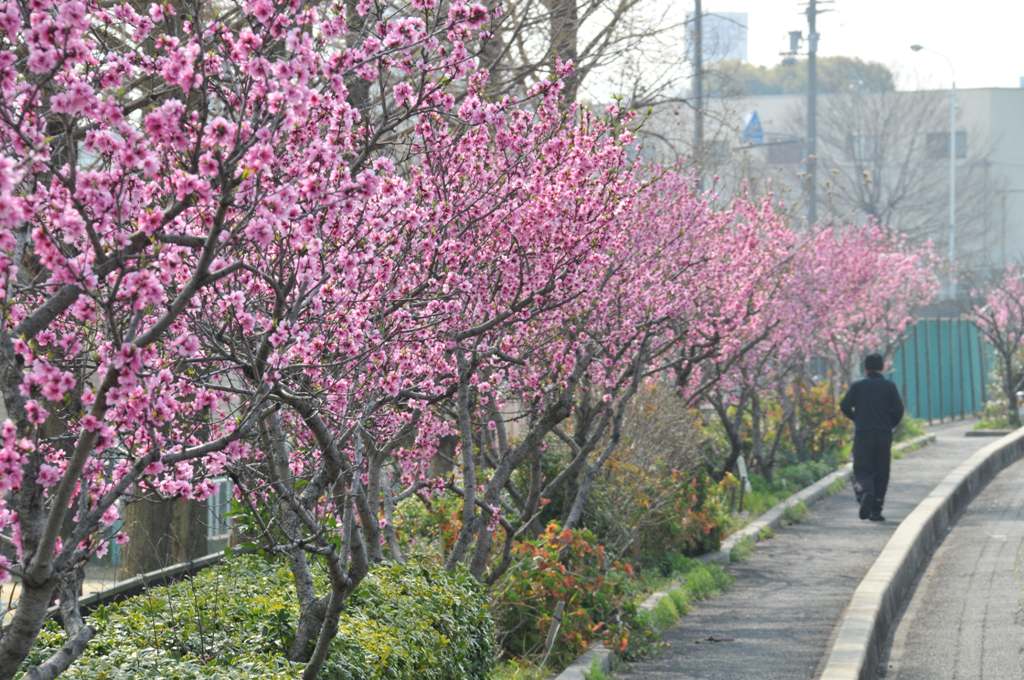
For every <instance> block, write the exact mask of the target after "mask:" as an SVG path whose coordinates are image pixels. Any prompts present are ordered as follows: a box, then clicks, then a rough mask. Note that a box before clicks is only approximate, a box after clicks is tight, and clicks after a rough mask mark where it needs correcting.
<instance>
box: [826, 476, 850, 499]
mask: <svg viewBox="0 0 1024 680" xmlns="http://www.w3.org/2000/svg"><path fill="white" fill-rule="evenodd" d="M845 488H846V479H845V478H839V479H837V480H835V481H834V482H832V483H831V484H829V485H828V489H826V490H825V493H826V494H827V495H829V496H835V495H836V494H837V493H839V492H840V491H842V490H843V489H845Z"/></svg>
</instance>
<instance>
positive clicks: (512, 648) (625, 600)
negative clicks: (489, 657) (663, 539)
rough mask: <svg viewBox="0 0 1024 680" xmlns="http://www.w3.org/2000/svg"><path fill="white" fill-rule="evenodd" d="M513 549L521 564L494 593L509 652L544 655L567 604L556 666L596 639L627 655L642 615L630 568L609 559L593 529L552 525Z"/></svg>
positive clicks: (503, 641) (496, 613)
mask: <svg viewBox="0 0 1024 680" xmlns="http://www.w3.org/2000/svg"><path fill="white" fill-rule="evenodd" d="M514 550H515V554H516V558H517V559H516V560H515V562H514V563H513V565H512V566H511V567H510V568H509V570H508V572H507V573H506V574H505V576H504V578H502V580H501V581H500V582H499V583H498V585H497V587H496V590H495V591H494V593H493V602H494V605H493V611H494V617H495V620H496V622H497V624H498V629H499V631H500V633H499V637H500V641H501V645H502V647H503V649H504V651H505V653H506V654H508V655H511V656H518V657H527V658H529V657H531V656H534V657H535V656H536V655H538V654H540V653H542V652H543V648H544V643H545V640H546V637H547V635H548V631H549V630H550V629H551V626H552V625H554V624H555V621H554V618H553V613H554V612H555V611H556V608H557V607H558V603H559V602H564V603H565V604H564V610H563V614H562V621H561V624H560V627H559V632H558V636H557V643H556V644H555V646H554V648H553V649H552V651H551V655H550V657H549V659H550V661H551V663H552V665H556V666H557V665H559V664H564V663H565V662H567V661H569V660H571V659H572V658H574V657H575V656H576V655H578V654H579V653H581V652H582V651H583V650H584V649H586V647H587V645H588V644H589V643H590V642H591V641H592V640H594V639H602V640H604V642H605V644H607V645H608V646H609V647H611V648H612V649H617V650H619V651H622V650H625V649H626V647H627V646H628V645H629V631H630V629H631V627H632V625H633V624H634V623H635V620H636V614H637V607H636V602H635V597H636V580H635V578H634V575H633V570H632V567H630V566H629V565H627V564H622V563H619V562H615V561H612V560H610V559H609V558H608V556H607V555H606V553H605V549H604V546H602V545H599V544H598V543H597V542H596V540H595V538H594V535H593V534H592V533H591V532H590V531H588V530H586V529H583V530H577V531H571V530H568V529H565V530H563V529H561V528H560V527H559V526H558V524H557V523H554V522H552V523H551V524H549V525H548V527H547V529H546V530H545V531H544V533H542V534H541V535H540V536H539V537H538V538H537V539H535V540H533V541H529V542H523V543H519V544H517V545H516V547H515V548H514Z"/></svg>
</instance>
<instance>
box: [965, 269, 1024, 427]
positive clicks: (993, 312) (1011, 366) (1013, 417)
mask: <svg viewBox="0 0 1024 680" xmlns="http://www.w3.org/2000/svg"><path fill="white" fill-rule="evenodd" d="M976 295H977V296H978V297H979V298H981V300H982V301H981V303H980V304H979V305H978V306H976V307H975V308H974V309H973V310H972V311H971V312H970V315H969V316H970V319H971V320H972V321H974V324H975V325H976V326H977V327H978V330H979V331H981V334H982V335H983V336H984V337H985V339H986V340H988V341H989V343H990V344H991V345H992V348H993V349H994V350H995V352H996V356H997V357H998V358H999V373H1000V378H1001V380H1000V382H1001V385H1000V387H1001V388H1002V390H1003V397H1004V398H1005V399H1006V406H1007V408H1006V417H1007V419H1008V420H1009V422H1010V424H1011V425H1012V426H1013V427H1020V425H1021V421H1020V413H1019V411H1018V409H1019V407H1020V404H1019V400H1018V399H1017V391H1018V390H1019V389H1020V388H1021V385H1022V384H1024V368H1022V367H1021V363H1020V351H1021V348H1024V271H1022V270H1021V269H1020V267H1010V268H1008V269H1007V270H1006V271H1005V272H1003V274H1002V276H1001V278H1000V279H999V280H998V282H996V283H995V285H993V286H991V287H990V288H989V290H988V291H987V292H978V293H976Z"/></svg>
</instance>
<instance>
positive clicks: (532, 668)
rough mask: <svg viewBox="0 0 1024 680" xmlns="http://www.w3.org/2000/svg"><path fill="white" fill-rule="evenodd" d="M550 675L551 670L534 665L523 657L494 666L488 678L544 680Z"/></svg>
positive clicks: (492, 679)
mask: <svg viewBox="0 0 1024 680" xmlns="http://www.w3.org/2000/svg"><path fill="white" fill-rule="evenodd" d="M550 676H551V671H550V670H549V669H546V668H542V667H541V666H537V665H534V664H532V663H530V662H529V661H526V660H524V659H514V660H512V661H506V662H505V663H503V664H501V665H500V666H498V667H497V668H495V669H494V670H493V671H492V672H491V675H490V676H489V679H490V680H546V678H548V677H550Z"/></svg>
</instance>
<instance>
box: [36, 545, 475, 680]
mask: <svg viewBox="0 0 1024 680" xmlns="http://www.w3.org/2000/svg"><path fill="white" fill-rule="evenodd" d="M320 578H321V579H322V576H321V577H320ZM321 584H322V580H321ZM296 615H297V606H296V605H295V595H294V584H293V580H292V577H291V574H290V572H289V571H288V570H287V569H286V568H284V567H283V566H281V565H280V564H279V563H276V562H267V561H265V560H262V559H260V558H259V557H256V556H239V557H234V558H231V559H230V560H228V561H227V562H225V563H223V564H221V565H218V566H215V567H211V568H209V569H206V570H204V571H202V572H200V573H199V574H197V575H196V576H195V577H194V578H192V579H187V580H184V581H179V582H176V583H173V584H171V585H168V586H163V587H159V588H153V589H151V590H149V591H147V592H146V593H144V594H142V595H139V596H137V597H133V598H129V599H127V600H124V601H122V602H117V603H113V604H110V605H106V606H104V607H101V608H99V609H97V610H96V612H94V613H93V614H92V615H91V616H90V617H89V619H90V623H91V624H92V625H93V626H95V627H96V629H97V634H96V638H95V639H94V641H93V643H92V644H91V645H90V646H89V647H88V648H87V649H86V653H85V655H84V656H83V657H82V658H81V659H80V660H79V661H77V662H76V663H75V664H74V665H73V666H72V667H71V668H70V669H69V670H68V671H67V673H66V674H65V675H64V676H63V677H67V678H69V679H71V680H76V679H82V680H85V679H90V680H91V679H94V678H96V679H109V680H121V679H122V678H123V679H124V680H128V679H129V678H142V677H152V678H158V677H162V678H174V679H175V680H193V678H194V679H195V680H199V679H200V678H214V679H215V680H229V679H232V680H237V679H238V678H260V680H278V679H280V680H284V679H285V678H289V679H290V678H294V677H296V676H298V675H300V674H301V669H302V665H301V664H295V663H290V662H288V661H287V660H286V658H285V651H286V650H287V649H288V647H289V645H290V642H291V636H292V631H293V626H294V622H295V618H296ZM63 641H64V636H63V633H62V631H60V630H59V629H58V628H57V627H56V626H55V625H50V626H49V627H48V628H47V629H46V630H44V631H43V633H42V634H41V635H40V638H39V642H38V644H37V646H36V649H35V650H34V652H33V657H32V658H30V662H33V663H37V662H38V661H39V660H41V658H42V657H43V656H45V655H47V654H49V653H50V652H52V651H53V650H54V649H55V648H56V647H58V646H60V645H61V644H63ZM494 651H495V650H494V628H493V624H492V622H491V618H490V615H489V613H488V607H487V601H486V596H485V593H484V592H483V590H482V588H481V587H480V586H479V585H478V584H477V583H476V582H475V581H474V580H473V579H472V578H471V577H470V576H468V575H467V574H464V573H455V574H449V573H447V572H444V571H442V570H428V569H425V568H423V567H420V566H416V565H385V566H380V567H377V568H375V569H373V570H372V571H371V572H370V575H369V576H367V577H366V579H364V581H363V582H362V583H361V584H360V585H359V587H358V588H357V589H356V591H355V592H354V593H353V594H352V597H351V599H350V600H349V603H348V607H347V608H346V610H345V612H344V614H342V616H341V619H340V621H339V634H338V637H337V638H336V639H335V641H334V643H333V645H332V648H331V653H330V656H329V658H328V661H327V663H326V665H325V667H324V670H323V672H322V673H321V677H322V678H323V679H324V680H357V679H358V680H406V679H409V680H412V679H413V678H416V679H419V678H432V679H434V680H448V679H450V678H484V677H487V674H488V673H489V672H490V670H491V667H492V666H493V663H494V661H493V660H494Z"/></svg>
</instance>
